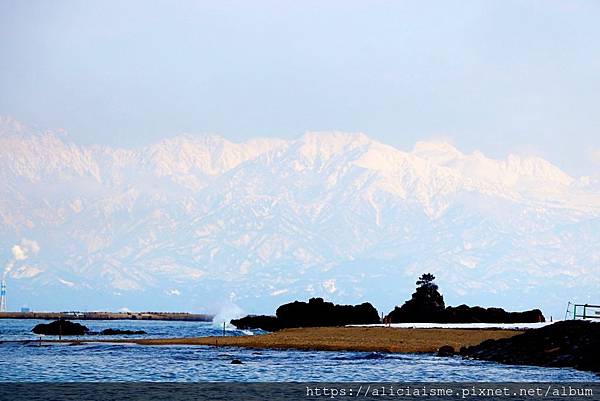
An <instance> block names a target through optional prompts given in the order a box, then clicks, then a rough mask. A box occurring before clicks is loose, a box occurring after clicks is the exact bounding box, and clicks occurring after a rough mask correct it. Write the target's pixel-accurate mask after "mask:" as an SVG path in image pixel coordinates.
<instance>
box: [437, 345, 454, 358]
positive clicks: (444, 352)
mask: <svg viewBox="0 0 600 401" xmlns="http://www.w3.org/2000/svg"><path fill="white" fill-rule="evenodd" d="M455 353H456V351H454V347H453V346H451V345H443V346H441V347H440V348H439V349H438V351H437V356H452V355H454V354H455Z"/></svg>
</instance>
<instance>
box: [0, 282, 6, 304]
mask: <svg viewBox="0 0 600 401" xmlns="http://www.w3.org/2000/svg"><path fill="white" fill-rule="evenodd" d="M0 312H6V280H4V279H2V285H0Z"/></svg>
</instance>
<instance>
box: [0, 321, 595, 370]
mask: <svg viewBox="0 0 600 401" xmlns="http://www.w3.org/2000/svg"><path fill="white" fill-rule="evenodd" d="M38 323H47V322H46V321H37V320H19V319H0V381H2V382H14V381H19V382H40V381H45V382H65V381H68V382H74V381H91V382H97V381H120V382H123V381H168V382H195V381H242V382H245V381H265V382H266V381H319V382H323V381H370V382H375V381H387V382H407V381H504V382H506V381H552V382H554V381H563V382H575V381H579V382H582V381H586V382H589V381H600V377H599V376H597V375H595V374H593V373H588V372H581V371H577V370H575V369H563V368H561V369H557V368H541V367H527V366H511V365H501V364H497V363H495V362H483V361H473V360H464V359H462V358H459V357H455V358H439V357H436V356H434V355H423V354H386V353H373V352H332V351H295V350H252V349H244V348H232V347H219V348H216V347H207V346H172V345H169V346H142V345H133V344H116V343H113V344H111V343H89V344H83V345H70V344H69V343H61V344H53V343H48V342H44V341H43V340H44V339H50V338H53V337H51V336H46V337H44V338H43V339H42V341H41V342H40V341H34V342H26V341H23V340H38V339H39V336H36V335H34V334H33V333H31V332H30V330H31V329H32V328H33V327H34V326H35V325H36V324H38ZM80 323H82V324H85V325H86V326H88V327H89V328H90V330H92V331H101V330H103V329H105V328H109V327H110V328H115V329H130V330H144V331H146V332H147V333H148V334H147V335H143V336H111V337H110V338H135V337H138V338H139V337H148V338H150V337H151V338H157V337H192V336H208V335H222V327H218V326H213V324H212V323H206V322H167V321H134V320H128V321H116V320H111V321H99V320H97V321H81V322H80ZM249 333H250V332H248V331H239V330H235V329H227V330H226V335H243V334H249ZM76 338H77V337H74V338H73V339H76ZM85 338H86V339H91V338H106V337H101V336H94V337H92V336H86V337H85ZM17 340H18V341H17ZM233 359H239V360H241V361H242V364H239V365H237V364H231V361H232V360H233Z"/></svg>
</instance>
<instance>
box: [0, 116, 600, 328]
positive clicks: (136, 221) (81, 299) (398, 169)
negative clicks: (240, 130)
mask: <svg viewBox="0 0 600 401" xmlns="http://www.w3.org/2000/svg"><path fill="white" fill-rule="evenodd" d="M0 179H1V180H2V186H1V187H0V191H1V192H0V221H1V226H0V244H1V245H2V252H3V255H4V258H5V259H6V261H9V260H11V258H12V256H13V255H12V253H11V248H12V247H13V246H14V245H15V244H21V243H23V244H24V243H25V242H23V241H35V243H36V247H37V248H36V249H37V251H39V252H37V251H36V252H37V253H36V252H29V255H28V256H29V258H27V259H26V260H21V261H15V263H14V266H12V268H11V271H10V272H9V273H8V278H7V281H8V304H9V309H17V308H18V307H20V306H21V305H29V306H31V307H33V308H35V309H37V310H44V309H46V310H47V309H69V310H70V309H118V308H123V307H127V308H129V309H132V310H190V311H216V310H217V309H218V308H219V307H221V306H223V305H229V306H231V305H232V304H233V305H235V304H237V305H239V306H241V307H242V308H243V309H244V310H246V311H247V312H266V313H269V312H272V311H274V309H275V307H276V306H277V305H279V304H280V303H282V302H287V301H290V300H294V299H306V298H308V297H310V296H323V297H325V298H327V299H330V300H333V301H336V302H346V303H358V302H363V301H371V302H373V303H374V305H375V306H376V307H377V308H378V309H379V310H380V311H382V312H386V313H387V312H388V311H389V310H390V309H391V308H392V307H393V306H394V305H395V304H401V303H402V302H404V300H406V299H408V298H409V297H410V294H411V292H412V289H413V288H414V281H415V280H416V277H417V276H418V275H420V274H421V273H423V272H433V273H434V274H435V275H436V276H437V277H438V284H439V285H440V289H441V291H442V293H443V294H444V296H445V298H446V302H447V304H451V305H457V304H460V303H469V304H480V305H485V306H501V307H505V308H509V309H525V308H533V307H541V308H542V309H543V310H544V312H545V313H546V314H548V315H550V314H554V318H555V319H556V318H558V317H560V318H562V317H563V316H562V313H564V307H565V306H566V303H567V301H569V300H577V301H580V302H590V303H591V302H600V299H598V297H599V296H600V295H599V294H600V291H599V290H600V177H597V176H596V177H571V176H569V175H568V174H566V173H565V172H563V171H561V170H560V169H559V168H558V167H556V166H554V165H553V164H552V163H550V162H549V161H546V160H544V159H541V158H539V157H523V156H516V155H510V156H508V157H507V158H506V159H504V160H494V159H491V158H488V157H486V156H485V155H484V154H482V153H479V152H474V153H472V154H465V153H463V152H461V151H460V150H459V149H456V148H455V147H453V146H452V145H450V144H447V143H442V142H419V143H417V144H416V145H415V147H414V149H413V150H412V151H402V150H399V149H396V148H394V147H392V146H388V145H385V144H383V143H379V142H376V141H374V140H372V139H370V138H369V137H368V136H366V135H363V134H346V133H337V132H335V133H334V132H322V133H307V134H305V135H303V136H301V137H299V138H298V139H295V140H279V139H255V140H250V141H247V142H244V143H233V142H230V141H228V140H227V139H225V138H222V137H220V136H216V135H200V136H197V135H181V136H177V137H174V138H170V139H165V140H163V141H161V142H159V143H155V144H153V145H150V146H147V147H144V148H140V149H114V148H108V147H104V146H80V145H77V144H75V143H72V142H71V141H69V139H68V137H67V136H66V135H65V134H64V133H62V132H50V131H36V130H33V129H30V128H27V127H26V126H24V125H23V124H21V123H19V122H17V121H15V120H13V119H10V118H2V119H1V120H0ZM27 243H29V244H31V242H27ZM38 244H39V245H38ZM559 314H560V316H557V315H559Z"/></svg>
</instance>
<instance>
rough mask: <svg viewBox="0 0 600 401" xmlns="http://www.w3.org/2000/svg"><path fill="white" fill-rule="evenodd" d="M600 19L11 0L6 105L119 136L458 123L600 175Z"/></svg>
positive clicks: (477, 140)
mask: <svg viewBox="0 0 600 401" xmlns="http://www.w3.org/2000/svg"><path fill="white" fill-rule="evenodd" d="M599 21H600V2H598V1H591V0H590V1H575V0H564V1H551V0H539V1H507V0H498V1H483V0H477V1H467V0H461V1H448V0H444V1H436V2H433V1H431V2H428V1H414V2H407V1H388V2H384V1H362V2H358V1H314V2H312V1H294V2H291V1H290V2H285V1H273V2H262V1H261V2H259V1H239V2H232V1H212V2H208V1H194V2H192V1H190V2H187V1H164V2H163V1H115V2H112V1H105V0H102V1H99V0H98V1H94V2H92V1H85V2H84V1H21V0H16V1H10V0H8V1H7V0H0V114H2V115H12V116H14V117H15V118H17V119H19V120H22V121H24V122H27V123H32V124H37V125H39V126H42V127H49V128H58V127H64V128H66V129H67V130H68V131H69V132H70V134H71V136H72V137H73V138H75V140H77V141H78V142H82V143H91V142H95V143H105V144H109V145H113V146H137V145H141V144H146V143H149V142H152V141H154V140H156V139H158V138H161V137H165V136H171V135H174V134H177V133H180V132H183V131H186V132H216V133H220V134H222V135H224V136H226V137H228V138H230V139H233V140H242V139H244V138H247V137H251V136H278V137H284V138H289V137H296V136H298V135H300V134H301V133H303V132H304V131H306V130H330V129H336V130H346V131H362V132H365V133H367V134H368V135H370V136H372V137H374V138H377V139H379V140H381V141H383V142H387V143H390V144H393V145H395V146H398V147H400V148H403V149H408V148H410V147H412V144H413V143H414V142H415V141H416V140H418V139H423V138H431V137H446V138H451V139H452V140H453V141H454V143H455V144H456V145H458V146H459V147H461V148H463V149H465V150H473V149H475V148H478V149H481V150H483V151H484V152H485V153H488V154H490V155H492V156H504V155H505V154H506V153H507V152H510V151H518V152H533V153H537V154H539V155H541V156H544V157H547V158H549V159H550V160H552V161H553V162H555V163H557V164H558V165H559V166H561V167H562V168H564V169H566V170H567V171H568V172H570V173H573V174H582V173H584V174H593V173H598V172H600V23H599ZM594 155H595V156H596V161H594V160H593V159H594Z"/></svg>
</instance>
